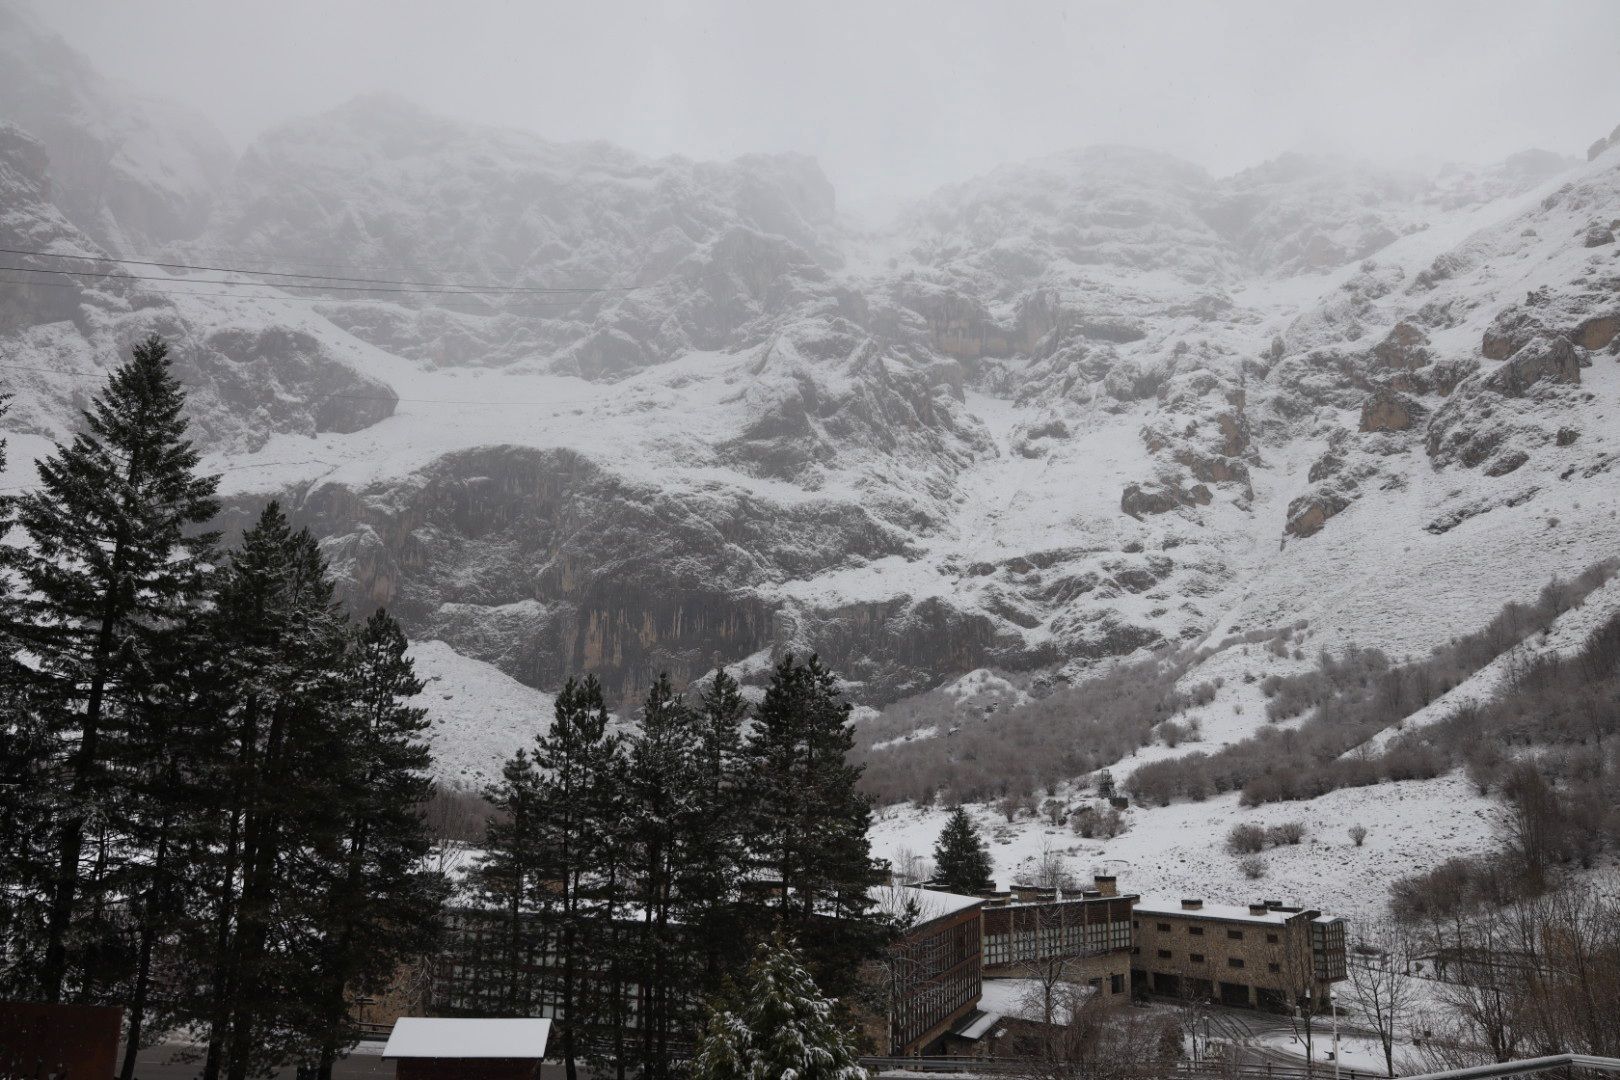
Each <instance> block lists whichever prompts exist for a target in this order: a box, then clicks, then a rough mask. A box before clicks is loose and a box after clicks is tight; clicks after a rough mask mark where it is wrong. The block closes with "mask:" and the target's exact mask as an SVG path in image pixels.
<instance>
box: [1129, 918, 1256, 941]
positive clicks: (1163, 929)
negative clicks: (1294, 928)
mask: <svg viewBox="0 0 1620 1080" xmlns="http://www.w3.org/2000/svg"><path fill="white" fill-rule="evenodd" d="M1132 925H1133V926H1135V927H1136V928H1137V929H1138V930H1140V929H1142V924H1141V922H1140V921H1136V920H1133V922H1132ZM1157 929H1158V931H1159V933H1161V934H1169V933H1172V932H1174V929H1175V928H1174V927H1172V926H1171V925H1170V924H1169V923H1167V922H1162V923H1159V924H1158V926H1157ZM1187 933H1188V934H1190V935H1192V936H1193V937H1203V936H1204V928H1203V927H1202V926H1199V925H1198V924H1196V923H1192V924H1189V925H1188V927H1187ZM1226 937H1227V940H1228V941H1242V940H1243V931H1242V930H1228V931H1227V932H1226ZM1279 940H1281V939H1280V938H1279V937H1278V936H1277V935H1276V934H1267V935H1266V944H1267V945H1275V944H1277V942H1278V941H1279Z"/></svg>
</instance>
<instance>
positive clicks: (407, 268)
mask: <svg viewBox="0 0 1620 1080" xmlns="http://www.w3.org/2000/svg"><path fill="white" fill-rule="evenodd" d="M164 250H165V252H171V251H172V252H180V253H182V256H183V257H190V258H212V257H214V256H219V255H223V256H226V257H227V258H232V259H253V260H257V261H259V262H282V263H292V264H293V265H295V266H325V267H329V268H335V269H339V270H386V271H389V272H391V273H407V272H410V273H414V272H418V271H421V272H427V273H435V274H465V273H472V272H475V271H476V272H479V273H482V272H486V271H496V272H503V273H512V274H516V273H518V272H520V271H521V270H522V269H523V267H521V266H505V265H502V266H492V265H485V266H471V265H462V266H447V265H444V264H442V263H441V264H439V265H427V264H423V263H389V264H376V263H351V262H341V261H336V260H332V259H314V258H310V257H309V256H307V255H289V254H287V253H285V252H280V251H247V250H243V249H242V248H229V247H219V246H217V245H212V244H168V245H165V248H164ZM190 252H200V253H201V254H200V255H196V256H192V255H189V253H190Z"/></svg>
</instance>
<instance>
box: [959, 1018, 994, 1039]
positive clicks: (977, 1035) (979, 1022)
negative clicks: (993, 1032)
mask: <svg viewBox="0 0 1620 1080" xmlns="http://www.w3.org/2000/svg"><path fill="white" fill-rule="evenodd" d="M1001 1020H1002V1015H1001V1014H1000V1013H998V1012H981V1013H978V1014H976V1015H975V1016H974V1017H973V1019H972V1020H969V1021H968V1024H967V1026H966V1027H964V1028H962V1029H961V1030H960V1031H958V1032H957V1033H956V1034H957V1035H958V1036H960V1037H961V1038H964V1039H982V1038H984V1036H985V1035H986V1034H988V1033H989V1031H990V1029H991V1028H993V1027H995V1026H996V1024H998V1023H1000V1022H1001Z"/></svg>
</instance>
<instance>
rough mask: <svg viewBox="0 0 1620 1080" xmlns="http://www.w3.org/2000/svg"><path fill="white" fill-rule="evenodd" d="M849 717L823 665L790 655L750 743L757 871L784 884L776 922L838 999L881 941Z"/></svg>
mask: <svg viewBox="0 0 1620 1080" xmlns="http://www.w3.org/2000/svg"><path fill="white" fill-rule="evenodd" d="M849 712H850V705H849V703H848V702H846V701H844V700H843V699H842V697H841V695H840V693H839V690H838V686H837V680H836V677H835V676H834V675H833V673H832V672H831V671H829V670H828V669H827V668H825V667H823V666H822V664H821V662H820V660H818V659H817V658H816V657H814V656H812V657H811V658H810V660H809V662H808V663H804V664H798V663H795V662H794V657H793V655H792V654H791V653H789V654H787V655H786V656H784V657H783V658H782V660H781V662H779V663H778V664H777V665H776V668H775V669H774V670H773V671H772V672H771V681H770V685H769V686H768V687H767V688H766V690H765V697H764V699H763V700H762V701H761V702H760V705H759V708H758V709H757V710H756V712H755V714H754V721H755V722H754V726H753V729H752V731H751V732H750V734H749V739H748V744H747V756H748V763H749V771H750V778H749V782H750V797H751V803H752V807H753V814H752V818H751V824H752V826H753V830H752V836H751V838H750V839H751V841H752V847H753V857H754V863H755V866H756V867H757V868H758V869H760V870H761V871H763V872H764V874H765V875H767V876H768V877H769V878H770V879H771V880H773V881H775V882H777V883H779V886H780V889H779V892H778V898H777V911H778V916H779V919H780V921H781V923H782V925H783V926H784V927H785V928H786V929H787V930H788V931H790V932H791V933H793V934H794V935H795V936H796V937H798V938H799V940H800V941H802V942H805V943H807V946H808V953H809V957H810V961H811V964H812V967H813V970H814V971H815V973H816V976H817V979H818V981H820V982H821V983H822V985H824V986H826V987H827V988H828V989H829V990H831V991H832V992H834V993H841V992H842V991H843V990H844V989H846V988H847V987H848V986H849V985H850V984H851V982H852V979H853V972H854V970H855V968H856V966H857V965H858V963H859V961H860V960H861V959H862V958H864V957H866V956H870V955H873V954H875V952H876V951H877V949H878V948H879V947H880V944H881V932H880V930H879V929H878V925H877V922H876V920H874V919H872V918H870V917H869V912H870V911H871V908H872V906H873V901H872V899H871V897H870V895H869V893H870V890H871V889H872V887H873V886H875V885H878V884H880V883H881V882H882V880H883V874H882V871H881V870H880V869H879V868H878V866H877V864H875V863H874V862H873V860H872V855H871V848H870V846H869V844H868V841H867V835H866V834H867V829H868V828H869V827H870V825H871V821H872V809H871V804H870V802H869V801H868V800H867V798H866V796H864V795H862V794H861V793H860V792H859V791H857V790H856V786H855V785H856V781H857V780H858V779H859V778H860V769H859V768H858V767H856V766H854V765H851V764H850V763H849V761H848V760H847V755H848V753H849V750H850V747H851V746H853V745H854V734H853V732H852V730H851V728H850V725H849Z"/></svg>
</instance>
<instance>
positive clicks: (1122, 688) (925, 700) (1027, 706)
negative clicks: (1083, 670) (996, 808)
mask: <svg viewBox="0 0 1620 1080" xmlns="http://www.w3.org/2000/svg"><path fill="white" fill-rule="evenodd" d="M1192 658H1193V653H1192V651H1191V650H1166V651H1164V652H1162V653H1160V654H1158V655H1155V656H1152V657H1150V658H1147V659H1144V660H1135V661H1128V662H1122V663H1116V664H1113V665H1111V666H1109V667H1107V668H1106V669H1103V670H1101V671H1099V672H1097V673H1096V674H1094V675H1092V676H1091V677H1089V678H1087V679H1086V680H1085V681H1083V682H1077V683H1075V684H1074V685H1062V686H1059V687H1057V688H1056V689H1053V690H1051V691H1049V692H1047V693H1045V694H1044V696H1038V697H1035V698H1033V699H1031V700H1029V701H1027V702H1024V703H1022V704H1018V705H1011V706H1007V707H1004V708H1001V709H999V710H997V711H995V712H994V713H989V714H981V713H968V712H964V711H963V710H962V709H961V708H960V707H959V705H958V703H957V699H956V698H955V697H954V696H953V695H951V694H947V693H943V692H940V691H931V692H929V693H926V694H921V695H918V696H917V697H915V698H910V699H908V700H906V701H903V702H898V703H896V704H895V705H892V706H890V707H889V708H887V709H885V710H884V711H883V713H882V715H881V716H879V717H877V718H876V719H873V720H869V721H863V722H862V723H861V724H859V725H858V727H857V728H856V732H855V737H856V746H855V751H854V756H855V757H856V759H857V760H858V761H860V762H861V763H862V764H863V765H864V770H865V771H864V774H863V776H862V778H861V787H862V790H864V791H865V792H866V793H867V794H869V795H871V796H872V797H873V798H874V799H876V800H877V801H878V802H879V803H885V804H887V803H896V802H903V801H907V800H915V799H918V798H927V799H930V800H933V799H936V798H942V799H945V800H947V801H949V802H980V803H983V802H990V801H993V800H995V799H998V798H1000V797H1001V796H1003V795H1006V794H1009V793H1010V794H1015V795H1016V794H1024V793H1028V792H1034V791H1037V790H1042V789H1045V790H1048V791H1050V790H1052V789H1053V788H1054V787H1055V786H1056V785H1058V784H1060V783H1064V782H1067V781H1070V780H1072V779H1074V778H1075V777H1077V776H1085V775H1088V774H1091V773H1094V772H1096V771H1097V770H1099V769H1103V768H1105V767H1107V766H1109V765H1112V764H1113V763H1115V762H1117V761H1119V760H1121V759H1122V758H1124V757H1127V756H1128V755H1130V754H1131V753H1133V752H1135V751H1136V750H1138V749H1140V748H1141V747H1143V746H1146V745H1148V744H1149V743H1150V742H1152V741H1153V738H1154V730H1155V728H1156V727H1158V726H1159V725H1160V724H1162V723H1163V722H1164V721H1166V720H1171V719H1173V718H1174V717H1175V715H1176V714H1177V713H1178V712H1180V711H1182V710H1184V709H1186V708H1188V707H1190V706H1192V705H1194V704H1198V703H1202V702H1206V701H1208V700H1212V699H1213V697H1214V693H1215V691H1214V688H1213V687H1210V686H1208V685H1207V684H1200V685H1199V686H1196V687H1193V688H1192V689H1191V690H1188V691H1185V692H1177V691H1176V689H1175V687H1176V683H1177V681H1178V680H1179V679H1180V678H1181V676H1182V675H1183V674H1185V673H1186V670H1187V668H1188V666H1189V665H1190V664H1191V662H1192ZM928 729H933V731H934V732H935V734H933V735H932V737H928V738H917V739H910V740H907V741H893V740H900V739H902V738H903V737H904V736H906V735H908V734H911V733H913V732H917V731H926V730H928ZM879 744H884V745H882V748H881V749H877V748H875V747H877V746H878V745H879Z"/></svg>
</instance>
